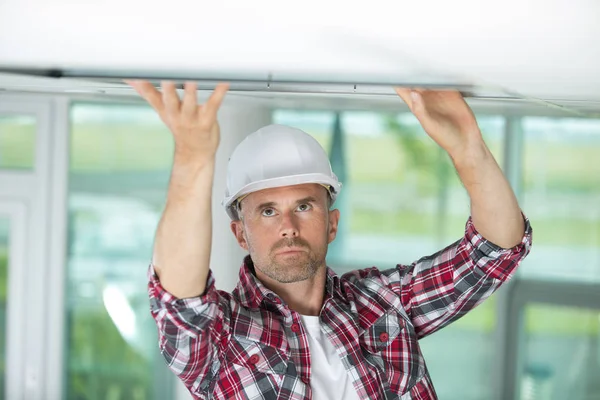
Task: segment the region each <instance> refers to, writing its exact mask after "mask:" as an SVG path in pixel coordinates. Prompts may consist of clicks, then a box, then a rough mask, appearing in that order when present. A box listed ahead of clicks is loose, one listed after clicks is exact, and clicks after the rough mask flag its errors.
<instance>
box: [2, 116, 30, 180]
mask: <svg viewBox="0 0 600 400" xmlns="http://www.w3.org/2000/svg"><path fill="white" fill-rule="evenodd" d="M35 131H36V120H35V117H33V116H29V115H23V116H21V115H19V116H12V115H0V169H33V166H34V161H35Z"/></svg>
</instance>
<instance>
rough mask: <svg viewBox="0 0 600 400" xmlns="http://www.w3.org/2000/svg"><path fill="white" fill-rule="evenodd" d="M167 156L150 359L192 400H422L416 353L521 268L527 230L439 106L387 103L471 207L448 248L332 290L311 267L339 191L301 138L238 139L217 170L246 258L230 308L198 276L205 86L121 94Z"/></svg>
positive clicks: (208, 120)
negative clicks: (162, 137)
mask: <svg viewBox="0 0 600 400" xmlns="http://www.w3.org/2000/svg"><path fill="white" fill-rule="evenodd" d="M130 84H131V85H132V86H133V87H134V88H135V89H136V90H137V91H138V93H140V94H141V95H142V96H143V97H144V98H145V99H146V100H147V101H148V102H149V103H150V104H151V105H152V107H153V108H154V109H155V110H156V111H157V113H158V114H159V115H160V117H161V119H162V120H163V121H164V122H165V124H166V125H167V126H168V127H169V129H170V130H171V132H172V134H173V137H174V140H175V155H174V162H173V170H172V175H171V180H170V183H169V189H168V196H167V202H166V207H165V210H164V213H163V216H162V218H161V220H160V223H159V226H158V229H157V233H156V242H155V248H154V258H153V262H152V265H151V267H150V269H149V295H150V299H151V311H152V315H153V317H154V318H155V320H156V323H157V325H158V329H159V337H160V351H161V352H162V354H163V356H164V358H165V359H166V361H167V363H168V365H169V367H170V368H171V369H172V370H173V371H174V372H175V374H177V376H178V377H179V378H180V379H181V380H182V381H183V382H184V384H185V385H186V386H187V388H188V389H189V391H190V393H192V395H193V396H194V397H195V398H199V399H208V398H210V399H311V398H312V399H318V400H336V399H399V398H402V399H420V400H424V399H435V398H436V394H435V390H434V388H433V385H432V382H431V379H430V377H429V373H428V371H427V368H426V365H425V361H424V359H423V355H422V353H421V350H420V348H419V343H418V340H419V339H420V338H422V337H424V336H426V335H429V334H431V333H433V332H435V331H437V330H439V329H441V328H442V327H444V326H447V325H448V324H450V323H451V322H453V321H455V320H456V319H458V318H460V317H461V316H462V315H464V314H465V313H466V312H468V311H469V310H471V309H472V308H474V307H475V306H476V305H478V304H480V303H481V302H482V301H483V300H484V299H486V298H487V297H489V296H490V295H491V294H492V293H493V292H494V291H495V290H496V289H497V288H498V287H499V286H500V285H501V284H502V283H503V282H505V281H507V280H508V279H509V278H510V277H511V276H512V275H513V274H514V272H515V269H516V267H517V265H518V264H519V263H520V262H521V261H522V260H523V258H524V257H525V256H526V255H527V254H528V253H529V251H530V246H531V227H530V225H529V222H528V220H527V219H526V218H525V216H524V215H523V214H522V212H521V210H520V208H519V205H518V203H517V200H516V198H515V195H514V193H513V192H512V190H511V188H510V185H509V184H508V182H507V181H506V179H505V178H504V176H503V174H502V171H501V170H500V168H499V167H498V165H497V164H496V162H495V160H494V158H493V157H492V155H491V153H490V151H489V149H488V148H487V146H486V145H485V143H484V141H483V139H482V136H481V132H480V130H479V128H478V126H477V122H476V120H475V118H474V116H473V113H472V112H471V110H470V109H469V107H468V106H467V104H466V103H465V102H464V100H463V98H462V96H461V95H460V94H459V93H457V92H452V91H439V92H436V91H423V90H409V89H396V91H397V93H398V95H399V96H400V97H401V98H402V99H403V100H404V101H405V102H406V103H407V105H408V107H409V108H410V110H411V111H412V112H413V113H414V114H415V116H416V117H417V118H418V120H419V121H420V123H421V125H422V126H423V128H424V130H425V131H426V132H427V134H428V135H429V136H430V137H431V138H432V139H433V140H434V141H435V142H437V143H438V145H440V146H441V147H442V148H443V149H444V150H446V151H447V152H448V154H449V155H450V157H451V159H452V161H453V163H454V166H455V167H456V170H457V172H458V174H459V176H460V179H461V180H462V182H463V184H464V187H465V188H466V190H467V192H468V194H469V196H470V199H471V216H470V217H469V218H468V220H467V223H466V229H465V235H464V237H463V238H462V239H461V240H458V241H457V242H455V243H454V244H452V245H450V246H448V247H447V248H445V249H443V250H441V251H440V252H438V253H436V254H434V255H431V256H429V257H424V258H422V259H420V260H418V261H416V262H414V263H412V264H410V265H398V266H397V267H396V268H393V269H389V270H379V269H377V268H368V269H364V270H359V271H353V272H350V273H347V274H345V275H343V276H338V275H336V274H335V273H334V272H333V271H332V270H330V269H329V268H327V266H326V264H325V256H326V253H327V246H328V244H329V243H331V242H332V241H333V240H334V239H335V236H336V232H337V227H338V221H339V218H340V213H339V211H338V210H331V209H330V206H331V205H332V204H333V202H334V201H335V198H336V196H337V194H338V193H339V191H340V188H341V185H340V183H339V182H338V181H337V178H336V176H335V175H334V174H333V172H332V171H331V167H330V165H329V161H328V160H327V157H326V155H325V152H324V151H323V149H322V148H320V146H319V145H318V144H316V141H314V139H312V138H311V137H310V136H308V135H307V134H305V133H304V132H302V131H300V130H297V129H293V128H289V127H284V126H278V125H271V126H268V127H265V128H263V129H261V130H259V131H257V132H255V133H254V134H251V135H249V136H248V137H247V138H246V139H245V140H244V141H242V143H240V145H239V146H238V147H237V148H236V150H235V151H234V153H233V154H232V156H231V159H230V161H229V170H228V178H227V193H226V196H225V199H224V201H223V204H224V206H225V208H226V211H227V213H228V214H229V216H230V217H231V219H232V222H231V230H232V232H233V234H234V235H235V237H236V239H237V241H238V243H239V245H240V246H241V247H242V248H243V249H245V250H247V251H248V252H249V256H247V257H246V258H245V259H244V261H243V264H242V266H241V269H240V282H239V284H238V286H237V288H236V289H235V290H234V291H233V293H231V294H230V293H226V292H223V291H218V290H216V289H215V283H214V279H213V277H212V275H211V272H210V270H209V260H210V249H211V192H212V183H213V173H214V163H215V153H216V150H217V147H218V144H219V125H218V123H217V111H218V109H219V106H220V104H221V102H222V100H223V98H224V96H225V93H226V91H227V90H228V87H227V85H224V84H220V85H218V86H217V87H216V89H215V91H214V92H213V94H212V95H211V97H210V98H209V99H208V101H207V102H206V103H205V104H203V105H197V99H196V86H195V85H194V84H193V83H186V85H185V94H184V96H183V99H180V98H179V96H178V95H177V93H176V91H175V86H174V84H173V83H163V85H162V93H161V92H159V91H158V90H156V89H155V88H154V87H153V86H152V85H150V84H149V83H147V82H139V81H136V82H130Z"/></svg>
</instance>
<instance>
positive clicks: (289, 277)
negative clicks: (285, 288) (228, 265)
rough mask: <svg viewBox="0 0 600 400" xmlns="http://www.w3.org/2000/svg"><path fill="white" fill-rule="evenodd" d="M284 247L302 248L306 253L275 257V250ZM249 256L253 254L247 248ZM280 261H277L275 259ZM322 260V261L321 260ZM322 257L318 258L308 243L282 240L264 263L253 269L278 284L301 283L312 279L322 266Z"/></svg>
mask: <svg viewBox="0 0 600 400" xmlns="http://www.w3.org/2000/svg"><path fill="white" fill-rule="evenodd" d="M285 247H302V248H303V249H304V250H305V251H306V252H301V253H295V254H288V255H277V254H275V252H276V251H277V250H280V249H283V248H285ZM249 249H250V252H251V254H252V253H254V251H253V250H254V249H253V247H252V246H249ZM278 258H279V259H280V260H282V261H278V260H277V259H278ZM321 258H323V259H321ZM324 261H325V260H324V257H318V256H317V254H315V253H314V252H313V251H312V249H310V247H309V245H308V243H306V242H305V241H303V240H302V239H289V240H287V239H286V240H282V241H280V242H278V243H277V244H275V246H273V249H272V250H271V253H270V254H269V255H268V258H267V260H266V262H264V263H256V262H255V263H254V267H255V268H256V269H258V270H259V271H260V272H262V273H263V274H265V275H266V276H268V277H269V278H270V279H273V280H275V281H277V282H279V283H294V282H301V281H305V280H307V279H310V278H312V277H314V276H315V275H316V274H317V272H318V271H319V269H320V268H321V267H322V266H323V265H324Z"/></svg>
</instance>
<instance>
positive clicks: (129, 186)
mask: <svg viewBox="0 0 600 400" xmlns="http://www.w3.org/2000/svg"><path fill="white" fill-rule="evenodd" d="M71 126H72V130H71V150H70V151H71V154H70V160H71V165H70V169H69V198H68V199H69V204H68V207H69V242H68V270H67V279H68V302H67V307H68V308H67V310H66V312H67V315H68V318H67V323H68V326H67V335H68V336H67V344H68V346H67V354H66V360H67V365H68V376H67V382H66V389H67V390H66V393H67V399H73V400H75V399H76V400H83V399H90V400H100V399H102V400H104V399H132V400H136V399H139V400H141V399H144V400H146V399H157V400H159V399H160V400H162V399H167V398H171V397H172V394H173V390H174V389H173V382H174V379H173V377H174V375H173V374H172V373H171V372H169V371H168V370H167V367H166V364H165V362H164V360H163V359H162V357H161V356H160V353H159V351H158V337H157V331H156V325H155V323H154V321H153V320H152V317H151V315H150V308H149V303H148V294H147V291H146V283H147V278H146V272H147V271H146V268H147V266H148V263H149V261H150V257H151V254H152V243H153V235H154V231H155V229H156V224H157V223H158V220H159V217H160V212H161V211H162V206H163V203H164V198H165V195H166V187H167V183H168V177H169V172H170V166H171V161H172V159H171V157H172V151H173V148H172V140H171V136H170V134H169V132H168V131H167V130H166V128H164V127H163V124H162V122H161V121H160V120H159V119H158V118H157V117H156V116H155V113H154V112H153V111H152V110H151V109H150V108H149V107H143V106H139V107H137V106H136V107H132V106H120V105H105V104H103V105H98V104H85V103H81V104H79V103H77V104H74V105H73V107H72V110H71Z"/></svg>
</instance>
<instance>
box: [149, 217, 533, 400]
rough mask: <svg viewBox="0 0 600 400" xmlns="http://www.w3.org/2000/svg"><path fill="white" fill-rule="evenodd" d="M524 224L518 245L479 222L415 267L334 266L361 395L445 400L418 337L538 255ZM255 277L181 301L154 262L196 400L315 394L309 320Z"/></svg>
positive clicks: (157, 291) (334, 287)
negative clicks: (506, 244)
mask: <svg viewBox="0 0 600 400" xmlns="http://www.w3.org/2000/svg"><path fill="white" fill-rule="evenodd" d="M525 227H526V229H525V234H524V237H523V239H522V241H521V243H520V244H519V245H517V246H515V247H514V248H511V249H502V248H500V247H498V246H496V245H495V244H493V243H491V242H489V241H487V240H485V239H484V238H483V237H482V236H481V235H480V234H479V233H478V232H477V231H476V229H475V227H474V225H473V222H472V219H471V218H469V219H468V221H467V224H466V229H465V236H464V237H463V238H462V239H461V240H459V241H457V242H455V243H454V244H452V245H450V246H448V247H446V248H445V249H443V250H441V251H439V252H437V253H436V254H433V255H431V256H429V257H424V258H422V259H420V260H418V261H416V262H414V263H413V264H410V265H398V266H397V267H395V268H392V269H388V270H379V269H377V268H367V269H363V270H357V271H353V272H349V273H346V274H344V275H342V276H338V275H337V274H336V273H335V272H333V271H332V270H331V269H329V268H328V269H327V283H326V297H325V301H324V304H323V308H322V310H321V315H320V317H321V322H322V327H323V328H322V329H323V330H324V332H325V333H326V335H327V337H328V338H329V339H330V340H331V342H332V343H333V345H334V346H335V348H336V350H337V353H338V355H339V356H340V358H341V360H342V363H343V365H344V366H345V367H346V370H347V371H348V374H349V376H350V379H351V381H352V382H353V384H354V387H355V389H356V391H357V392H358V395H359V397H360V398H361V399H418V400H426V399H427V400H429V399H436V398H437V396H436V394H435V390H434V388H433V384H432V382H431V378H430V376H429V373H428V371H427V367H426V366H425V360H424V359H423V354H422V353H421V350H420V348H419V342H418V340H419V339H420V338H423V337H425V336H427V335H429V334H431V333H433V332H435V331H437V330H439V329H441V328H443V327H445V326H447V325H448V324H450V323H451V322H453V321H455V320H457V319H458V318H460V317H461V316H463V315H464V314H465V313H467V312H468V311H469V310H471V309H473V308H474V307H475V306H477V305H478V304H480V303H481V302H482V301H483V300H485V299H486V298H488V297H489V296H490V295H491V294H492V293H493V292H494V291H495V290H496V289H498V287H499V286H500V285H501V284H502V283H503V282H505V281H507V280H508V279H510V277H511V276H512V275H513V274H514V272H515V269H516V267H517V265H519V264H520V262H521V261H522V260H523V258H524V257H525V256H526V255H527V254H528V253H529V251H530V248H531V226H530V224H529V221H528V220H527V219H526V218H525ZM252 271H253V265H252V261H251V260H250V258H249V257H246V259H245V260H244V263H243V265H242V267H241V270H240V282H239V283H238V286H237V287H236V289H235V290H234V291H233V292H232V293H231V294H230V293H227V292H224V291H220V290H217V289H216V288H215V282H214V278H213V276H212V274H210V273H209V277H208V283H207V287H206V290H205V292H204V294H202V295H201V296H199V297H196V298H188V299H177V298H175V297H174V296H172V295H171V294H169V293H168V292H166V291H165V290H164V289H163V288H162V286H161V285H160V282H159V281H158V278H157V276H156V275H155V274H154V272H153V268H152V266H150V268H149V286H148V287H149V295H150V304H151V312H152V315H153V317H154V319H155V321H156V323H157V325H158V331H159V344H160V346H159V347H160V351H161V353H162V355H163V357H164V358H165V359H166V362H167V364H168V366H169V368H170V369H171V370H172V371H173V372H175V374H176V375H177V376H178V377H179V378H180V379H181V380H182V381H183V383H184V384H185V385H186V387H187V388H188V389H189V391H190V393H191V394H192V395H193V396H194V398H196V399H227V400H231V399H284V400H287V399H294V400H308V399H311V398H312V393H311V387H310V380H311V364H310V354H309V348H308V340H307V334H306V331H305V330H304V327H303V325H302V322H301V319H300V316H299V315H298V313H296V312H294V311H292V310H290V309H289V308H288V307H287V306H286V304H285V303H284V302H283V300H282V299H281V298H280V297H278V296H277V294H275V293H274V292H272V291H270V290H269V289H267V288H266V287H265V286H263V285H262V284H261V282H260V281H259V280H258V279H257V278H256V277H255V276H254V274H253V273H252ZM332 384H335V382H332Z"/></svg>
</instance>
